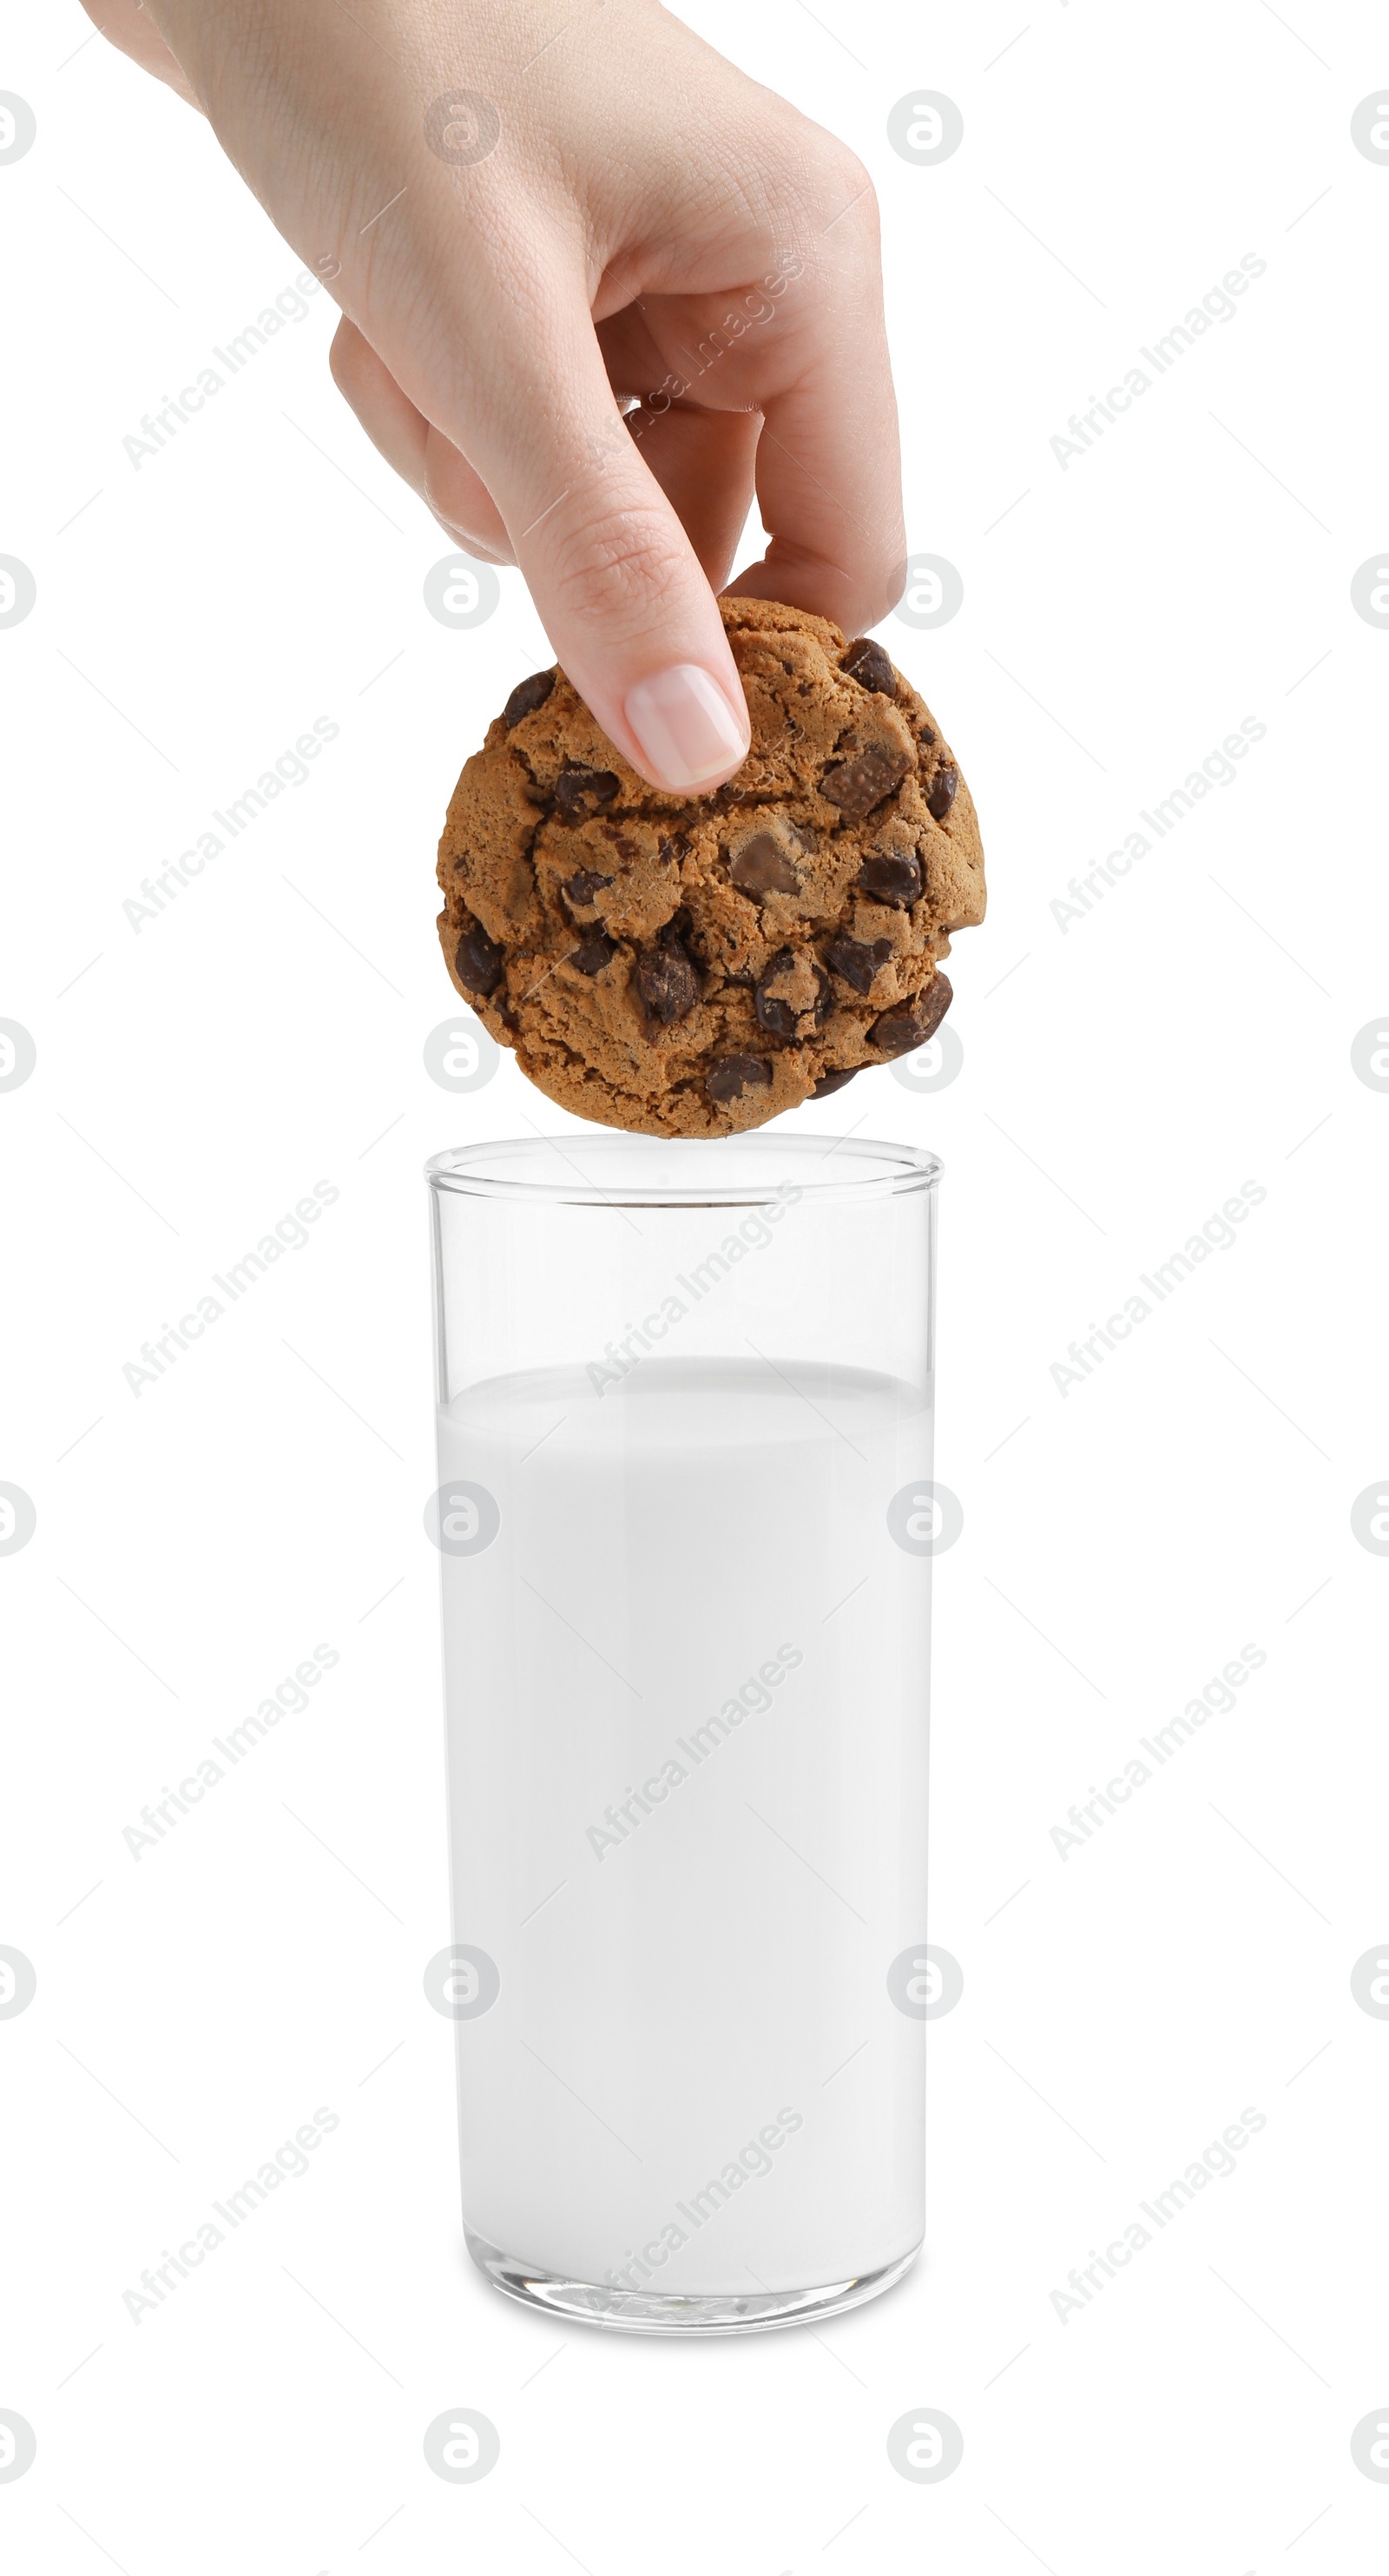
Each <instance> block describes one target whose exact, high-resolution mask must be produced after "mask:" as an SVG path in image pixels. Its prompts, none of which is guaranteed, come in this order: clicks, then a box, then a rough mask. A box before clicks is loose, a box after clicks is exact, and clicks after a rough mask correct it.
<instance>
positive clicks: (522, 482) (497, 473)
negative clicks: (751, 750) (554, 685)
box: [441, 282, 749, 795]
mask: <svg viewBox="0 0 1389 2576" xmlns="http://www.w3.org/2000/svg"><path fill="white" fill-rule="evenodd" d="M576 283H577V282H576ZM532 292H533V290H532ZM537 320H538V327H535V328H533V329H532V330H531V331H528V332H527V333H526V335H525V345H524V347H521V346H518V344H517V342H516V341H515V339H514V338H513V339H511V340H510V341H509V342H503V343H502V346H503V347H504V348H505V351H506V355H505V359H504V361H503V368H504V372H503V375H502V377H501V379H500V381H498V382H497V383H495V384H492V385H491V386H488V387H478V386H477V384H476V382H474V383H472V384H470V385H469V388H468V393H469V397H470V399H468V401H467V405H466V407H467V409H468V411H469V413H470V415H471V417H470V418H468V419H467V420H460V421H459V422H457V424H455V423H453V422H451V421H448V420H445V421H444V422H443V423H442V424H441V426H442V427H444V429H445V430H446V431H447V433H448V434H449V435H450V436H453V437H454V438H455V439H456V441H457V444H458V445H459V446H460V447H461V448H462V449H463V452H464V454H465V455H466V456H467V457H468V458H469V459H470V461H471V462H472V463H473V464H474V465H475V466H476V468H477V470H478V472H479V473H480V474H481V476H482V478H483V481H484V482H485V483H486V485H487V488H488V491H489V492H490V493H491V495H492V498H493V500H494V501H495V502H496V504H497V507H498V509H499V510H500V512H501V515H502V518H503V520H504V522H505V525H506V530H507V535H508V537H509V539H510V543H511V549H512V552H513V553H514V555H515V557H516V561H517V563H518V564H519V565H520V567H521V570H522V572H523V573H524V574H525V577H526V581H527V583H528V585H529V588H530V592H531V596H532V598H533V600H534V601H535V605H536V608H537V610H538V612H539V614H540V618H541V621H542V623H543V625H544V627H545V631H546V633H547V635H548V636H549V638H550V641H551V643H552V644H553V646H554V648H555V652H556V654H557V656H558V658H559V661H560V662H561V664H562V665H563V668H564V671H565V673H566V675H567V677H568V678H569V679H570V680H571V681H572V682H573V685H574V687H575V688H576V689H577V690H578V693H579V695H580V697H581V698H582V699H583V701H584V703H585V705H586V706H587V707H588V708H589V709H590V711H591V713H592V714H593V715H594V717H595V718H596V719H597V721H598V723H599V724H600V725H601V726H602V728H603V731H604V732H605V733H606V734H607V736H608V739H609V741H610V742H612V743H614V744H615V745H616V746H617V749H618V750H619V751H620V752H621V753H622V755H623V757H624V759H626V760H628V761H630V763H631V765H632V767H633V768H634V769H636V770H639V771H640V773H641V775H642V776H643V778H647V779H649V780H650V781H651V784H652V785H653V786H655V787H661V788H665V789H666V790H668V791H670V792H673V793H675V794H679V795H687V794H695V793H706V792H708V791H710V790H712V789H713V788H715V787H717V786H719V785H721V783H722V781H723V780H724V779H725V778H728V777H730V776H731V775H732V773H733V771H734V770H735V769H737V768H738V767H739V766H740V765H741V763H742V761H743V760H744V759H745V757H746V755H747V749H748V741H749V724H748V712H747V702H746V700H745V698H744V695H743V689H742V683H741V681H740V679H739V677H738V671H737V666H736V664H735V662H734V660H733V656H732V653H731V652H730V650H729V646H728V639H727V637H726V635H725V633H724V628H723V621H722V618H721V617H720V615H719V609H718V603H717V601H716V600H715V598H714V594H713V592H712V591H711V589H710V587H709V584H708V582H707V580H706V579H705V576H704V573H703V571H702V569H701V567H700V564H699V560H698V558H697V556H696V555H695V553H694V550H693V548H692V547H691V545H690V542H689V539H688V538H687V537H686V535H685V531H684V529H683V528H682V526H681V524H680V521H679V519H678V518H677V516H676V514H675V512H674V510H673V509H672V508H671V505H670V503H669V501H668V500H667V499H666V496H665V494H664V492H663V491H662V490H661V487H660V485H659V483H658V482H657V481H656V479H655V476H654V475H653V474H652V473H651V472H650V471H649V470H648V468H647V466H646V464H645V462H644V460H643V458H642V455H641V451H640V449H639V447H638V446H637V445H636V443H635V441H634V440H633V437H632V434H631V432H630V431H629V430H628V429H627V427H626V426H625V423H624V421H623V418H622V415H621V413H620V412H619V411H618V409H617V404H616V401H615V399H614V395H613V390H612V387H611V385H610V384H609V382H608V377H607V372H606V369H605V367H604V364H603V359H602V354H601V352H600V350H599V346H598V342H597V339H596V337H595V335H594V329H593V322H592V317H591V315H590V312H589V308H588V303H587V300H586V298H585V297H584V295H583V293H582V288H581V286H579V290H578V292H577V293H575V294H573V295H571V296H569V297H567V298H566V299H565V300H564V302H563V303H562V304H561V305H559V306H558V308H556V307H555V306H553V305H552V306H551V308H550V311H549V313H548V315H547V316H546V317H545V318H544V319H543V320H540V319H539V317H537Z"/></svg>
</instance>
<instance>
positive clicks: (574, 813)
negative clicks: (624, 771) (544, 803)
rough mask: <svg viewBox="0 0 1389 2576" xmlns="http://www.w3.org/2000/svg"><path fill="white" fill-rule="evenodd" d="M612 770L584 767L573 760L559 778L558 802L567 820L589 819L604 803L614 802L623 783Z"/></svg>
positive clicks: (557, 783) (556, 797)
mask: <svg viewBox="0 0 1389 2576" xmlns="http://www.w3.org/2000/svg"><path fill="white" fill-rule="evenodd" d="M621 783H622V782H621V780H620V779H619V778H618V777H617V776H616V774H615V773H614V771H612V770H611V769H582V768H580V767H579V765H578V763H577V762H570V764H569V765H568V767H567V768H564V769H562V770H561V771H560V774H559V776H558V778H557V779H556V780H555V803H556V805H557V806H558V808H559V810H560V813H561V814H562V815H563V817H564V820H565V822H566V823H577V822H580V821H587V820H588V818H589V817H590V816H592V815H594V814H596V813H597V812H598V811H599V808H600V807H601V806H604V805H611V804H612V802H613V799H614V797H615V796H616V795H617V792H618V789H619V787H620V786H621Z"/></svg>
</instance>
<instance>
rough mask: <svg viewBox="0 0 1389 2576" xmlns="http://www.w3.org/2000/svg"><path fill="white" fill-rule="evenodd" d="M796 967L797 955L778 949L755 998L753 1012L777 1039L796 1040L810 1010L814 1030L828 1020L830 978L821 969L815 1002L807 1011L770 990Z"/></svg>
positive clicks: (817, 974) (816, 971)
mask: <svg viewBox="0 0 1389 2576" xmlns="http://www.w3.org/2000/svg"><path fill="white" fill-rule="evenodd" d="M795 963H796V959H795V955H794V952H793V951H792V950H791V949H789V948H782V949H779V950H778V951H777V954H776V956H775V957H774V958H773V959H772V962H771V964H770V965H769V966H768V968H767V970H766V973H765V974H764V975H763V978H762V981H761V983H760V984H759V985H758V987H757V991H756V995H755V997H754V1002H753V1008H754V1009H755V1011H756V1013H757V1016H758V1019H759V1021H760V1022H761V1024H762V1026H763V1028H764V1029H766V1030H767V1031H768V1032H769V1034H770V1035H771V1036H772V1037H774V1038H794V1037H795V1036H797V1035H798V1023H799V1022H800V1021H801V1020H802V1019H804V1018H805V1017H806V1014H807V1010H808V1011H809V1013H810V1014H811V1017H812V1025H813V1026H814V1027H815V1028H819V1026H820V1025H821V1023H822V1021H823V1019H824V1016H825V1010H826V1005H827V1000H828V995H829V977H828V976H827V975H825V974H823V973H822V972H821V970H820V968H819V967H818V966H816V967H815V968H814V975H815V999H814V1001H813V1002H811V1003H809V1004H808V1005H807V1006H806V1007H805V1008H804V1009H798V1008H797V1006H796V1004H795V1003H794V1002H788V1001H787V1000H786V998H785V996H784V995H782V994H780V993H773V992H772V991H771V990H770V987H771V986H772V985H773V984H774V983H776V982H777V981H778V980H779V979H780V978H781V977H782V976H783V975H785V974H787V973H788V972H789V971H790V970H791V969H792V968H794V966H795Z"/></svg>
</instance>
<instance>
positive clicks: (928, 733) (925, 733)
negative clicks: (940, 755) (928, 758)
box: [918, 725, 936, 751]
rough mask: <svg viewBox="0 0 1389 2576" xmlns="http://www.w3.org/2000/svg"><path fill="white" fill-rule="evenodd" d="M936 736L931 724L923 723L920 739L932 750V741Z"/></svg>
mask: <svg viewBox="0 0 1389 2576" xmlns="http://www.w3.org/2000/svg"><path fill="white" fill-rule="evenodd" d="M935 738H936V737H935V735H934V733H933V732H932V730H931V727H930V726H929V725H923V726H922V728H921V732H920V735H919V737H918V739H919V740H920V741H921V742H923V743H924V744H925V746H926V749H927V750H928V751H929V750H930V748H931V745H932V743H933V742H934V741H935Z"/></svg>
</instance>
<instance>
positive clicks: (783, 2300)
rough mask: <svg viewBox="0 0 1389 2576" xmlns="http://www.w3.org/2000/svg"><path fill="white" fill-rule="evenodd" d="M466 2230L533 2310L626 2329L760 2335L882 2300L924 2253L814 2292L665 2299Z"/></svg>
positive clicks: (489, 2270) (474, 2249)
mask: <svg viewBox="0 0 1389 2576" xmlns="http://www.w3.org/2000/svg"><path fill="white" fill-rule="evenodd" d="M463 2233H464V2235H465V2237H466V2238H467V2242H468V2252H469V2253H470V2254H471V2256H472V2258H473V2261H474V2262H475V2263H476V2265H477V2267H478V2270H479V2271H480V2272H485V2273H486V2275H487V2278H488V2280H489V2281H490V2282H491V2284H492V2286H493V2288H494V2289H495V2290H501V2291H503V2292H504V2294H505V2296H506V2297H507V2298H509V2299H519V2300H520V2301H521V2302H522V2304H523V2305H524V2306H526V2307H528V2308H542V2309H544V2310H545V2311H546V2313H547V2314H548V2315H550V2316H555V2317H568V2318H569V2319H570V2320H571V2321H572V2322H573V2323H574V2324H576V2325H586V2326H609V2327H613V2328H615V2329H616V2331H617V2332H618V2333H619V2334H657V2335H660V2334H667V2335H720V2334H759V2333H765V2332H766V2331H767V2330H768V2329H769V2328H770V2327H772V2326H800V2325H812V2324H814V2323H815V2322H816V2320H817V2319H818V2318H820V2317H834V2316H838V2315H839V2314H840V2313H841V2311H842V2310H843V2309H845V2308H858V2307H861V2306H862V2305H863V2302H864V2300H865V2299H876V2298H879V2297H880V2296H881V2294H882V2292H883V2291H884V2290H890V2289H891V2288H892V2287H893V2284H894V2282H897V2281H900V2280H901V2279H902V2277H903V2275H904V2273H907V2272H909V2271H910V2270H911V2267H912V2265H913V2263H914V2262H915V2261H916V2258H917V2256H918V2254H919V2253H920V2251H921V2248H920V2246H919V2245H913V2247H912V2248H911V2251H910V2253H907V2254H901V2255H899V2256H898V2258H897V2260H896V2262H895V2263H884V2264H883V2265H882V2266H881V2268H880V2269H879V2270H878V2271H876V2272H861V2273H860V2274H859V2275H858V2276H857V2278H856V2279H853V2280H849V2281H825V2282H821V2283H820V2284H818V2285H817V2286H816V2287H815V2288H813V2289H809V2290H767V2291H762V2292H759V2293H757V2294H756V2295H754V2296H752V2297H746V2298H745V2297H743V2296H741V2295H739V2294H738V2293H736V2292H734V2291H732V2290H712V2291H705V2292H703V2293H701V2294H699V2295H697V2296H695V2297H692V2298H686V2299H679V2298H664V2299H663V2298H653V2297H652V2296H651V2295H650V2293H649V2292H647V2291H645V2290H608V2289H603V2288H600V2287H599V2286H598V2285H597V2284H596V2283H594V2282H592V2281H567V2280H565V2279H564V2278H563V2277H562V2275H560V2274H559V2273H556V2272H546V2271H543V2270H541V2269H539V2268H537V2267H535V2266H533V2265H529V2264H526V2263H523V2262H521V2261H520V2259H519V2258H518V2257H517V2256H516V2255H514V2254H503V2253H501V2252H500V2251H499V2250H498V2248H497V2247H496V2246H495V2245H489V2244H488V2242H487V2239H486V2238H485V2237H484V2236H475V2235H474V2233H473V2231H472V2229H471V2228H470V2227H465V2228H464V2231H463Z"/></svg>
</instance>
